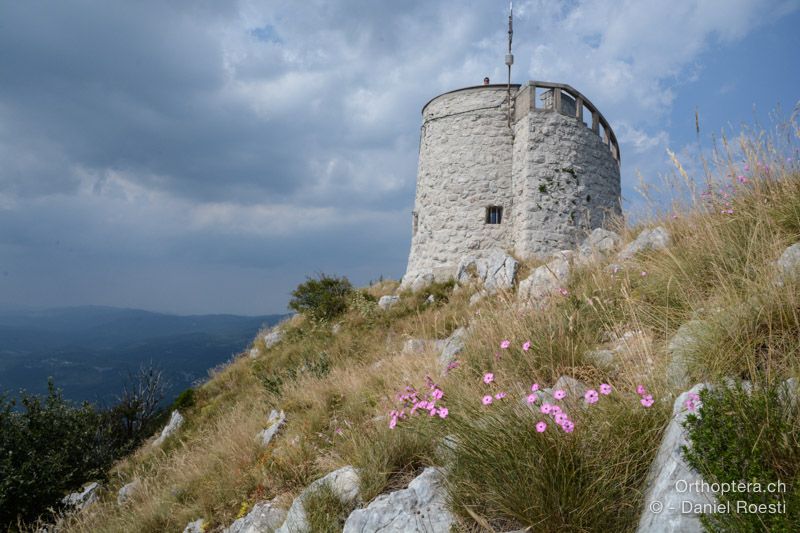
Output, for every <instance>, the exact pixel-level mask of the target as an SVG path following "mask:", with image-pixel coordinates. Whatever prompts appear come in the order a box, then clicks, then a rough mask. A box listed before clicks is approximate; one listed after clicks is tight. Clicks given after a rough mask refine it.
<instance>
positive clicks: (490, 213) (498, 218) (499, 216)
mask: <svg viewBox="0 0 800 533" xmlns="http://www.w3.org/2000/svg"><path fill="white" fill-rule="evenodd" d="M502 221H503V208H502V207H500V206H498V205H492V206H489V207H487V208H486V223H487V224H500V223H501V222H502Z"/></svg>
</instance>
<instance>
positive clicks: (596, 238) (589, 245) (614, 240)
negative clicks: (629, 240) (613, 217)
mask: <svg viewBox="0 0 800 533" xmlns="http://www.w3.org/2000/svg"><path fill="white" fill-rule="evenodd" d="M621 244H622V237H620V236H619V235H618V234H616V233H614V232H613V231H609V230H606V229H603V228H596V229H594V230H592V232H591V233H590V234H589V236H588V237H586V239H585V240H584V241H583V242H582V243H581V245H580V246H579V247H578V250H577V253H576V257H575V261H576V262H577V263H579V264H585V263H589V262H591V261H595V260H598V259H604V258H606V257H610V256H611V255H612V254H613V253H614V252H615V251H616V250H617V248H619V247H620V245H621Z"/></svg>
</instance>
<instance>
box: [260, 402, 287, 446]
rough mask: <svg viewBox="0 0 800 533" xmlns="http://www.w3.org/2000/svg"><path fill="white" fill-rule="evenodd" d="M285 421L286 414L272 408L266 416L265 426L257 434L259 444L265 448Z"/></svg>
mask: <svg viewBox="0 0 800 533" xmlns="http://www.w3.org/2000/svg"><path fill="white" fill-rule="evenodd" d="M285 423H286V415H285V414H284V412H283V411H281V412H280V413H279V412H278V411H276V410H275V409H273V410H272V411H270V413H269V417H268V418H267V427H266V429H263V430H261V431H260V432H259V434H258V439H259V440H260V441H261V446H264V447H265V448H266V447H267V446H269V443H270V441H271V440H272V439H273V437H275V435H277V434H278V431H280V429H281V428H282V427H283V425H284V424H285Z"/></svg>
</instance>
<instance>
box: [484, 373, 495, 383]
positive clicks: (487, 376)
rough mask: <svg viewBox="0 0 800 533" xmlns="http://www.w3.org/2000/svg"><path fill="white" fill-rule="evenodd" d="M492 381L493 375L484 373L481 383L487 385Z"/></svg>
mask: <svg viewBox="0 0 800 533" xmlns="http://www.w3.org/2000/svg"><path fill="white" fill-rule="evenodd" d="M492 381H494V374H492V373H491V372H487V373H485V374H484V375H483V382H484V383H486V384H487V385H488V384H489V383H491V382H492Z"/></svg>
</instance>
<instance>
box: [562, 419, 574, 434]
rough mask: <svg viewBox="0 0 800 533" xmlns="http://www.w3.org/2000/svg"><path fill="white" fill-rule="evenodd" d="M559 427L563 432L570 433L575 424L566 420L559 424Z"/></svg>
mask: <svg viewBox="0 0 800 533" xmlns="http://www.w3.org/2000/svg"><path fill="white" fill-rule="evenodd" d="M561 429H563V430H564V432H565V433H572V432H573V430H575V424H573V423H572V422H571V421H569V420H567V421H566V422H564V423H563V424H562V425H561Z"/></svg>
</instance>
